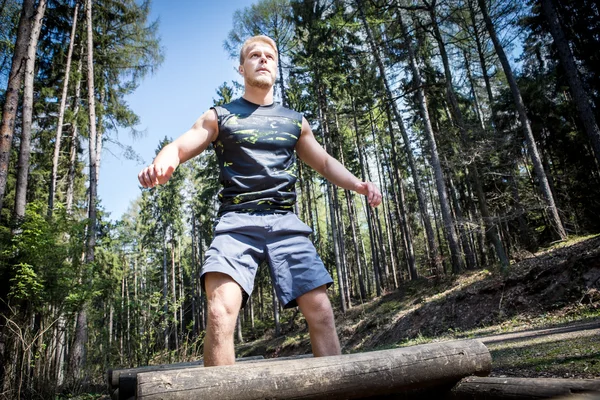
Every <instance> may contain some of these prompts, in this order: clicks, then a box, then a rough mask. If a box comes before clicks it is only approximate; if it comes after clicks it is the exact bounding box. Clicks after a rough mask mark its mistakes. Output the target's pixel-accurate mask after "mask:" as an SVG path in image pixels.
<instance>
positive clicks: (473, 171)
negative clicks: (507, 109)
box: [429, 1, 509, 269]
mask: <svg viewBox="0 0 600 400" xmlns="http://www.w3.org/2000/svg"><path fill="white" fill-rule="evenodd" d="M435 4H436V1H434V2H433V3H432V4H431V7H430V8H429V14H430V17H431V22H432V24H433V33H434V36H435V38H436V40H437V42H438V47H439V49H440V55H441V57H442V64H443V66H444V75H445V77H446V96H447V98H448V103H449V104H450V109H451V113H452V116H453V117H454V122H455V123H456V125H457V127H458V130H459V133H460V138H461V142H462V147H463V151H469V139H468V133H467V128H466V124H465V118H464V116H463V113H462V110H461V109H460V107H459V105H458V100H457V98H456V92H455V90H454V86H453V84H452V81H453V79H452V72H451V69H450V61H449V60H448V53H447V52H446V45H445V43H444V40H443V37H442V34H441V32H440V29H439V26H438V23H437V15H436V13H435ZM467 71H468V66H467ZM469 75H470V74H469ZM475 162H476V161H475V160H473V161H472V162H471V163H469V164H468V165H467V169H468V176H469V178H470V179H471V180H472V182H473V186H474V187H475V192H476V193H477V200H478V202H479V209H480V212H481V215H482V216H483V221H484V223H485V231H486V232H487V235H488V238H489V240H490V242H492V244H493V245H494V248H495V249H496V254H497V256H498V259H499V260H500V264H501V266H502V268H503V269H506V268H508V264H509V262H508V257H507V256H506V252H505V251H504V246H503V245H502V242H501V241H500V237H499V236H498V229H497V227H496V225H495V224H494V220H493V219H492V217H491V215H490V212H489V209H488V206H487V199H486V197H485V193H484V191H483V188H482V187H481V179H480V176H479V170H478V168H477V165H476V164H475Z"/></svg>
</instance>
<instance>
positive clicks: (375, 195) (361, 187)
mask: <svg viewBox="0 0 600 400" xmlns="http://www.w3.org/2000/svg"><path fill="white" fill-rule="evenodd" d="M354 190H355V191H356V192H357V193H360V194H362V195H365V196H367V201H368V202H369V205H370V206H371V207H377V206H378V205H379V204H381V192H380V191H379V189H378V188H377V186H375V184H374V183H372V182H360V183H359V184H358V185H356V189H354Z"/></svg>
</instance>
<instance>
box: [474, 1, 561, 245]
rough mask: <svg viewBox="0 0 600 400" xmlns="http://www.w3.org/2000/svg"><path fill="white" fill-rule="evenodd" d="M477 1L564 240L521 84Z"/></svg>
mask: <svg viewBox="0 0 600 400" xmlns="http://www.w3.org/2000/svg"><path fill="white" fill-rule="evenodd" d="M477 2H478V4H479V8H480V9H481V13H482V15H483V19H484V21H485V25H486V27H487V30H488V33H489V35H490V38H491V39H492V42H493V43H494V48H495V49H496V53H497V55H498V58H499V59H500V63H501V64H502V69H503V70H504V74H505V75H506V79H507V81H508V85H509V86H510V91H511V93H512V95H513V98H514V102H515V107H516V108H517V112H518V114H519V120H520V121H521V128H522V129H523V133H524V134H525V140H526V141H527V147H528V149H529V156H530V157H531V161H532V163H533V169H534V171H535V174H536V176H537V178H538V180H539V186H540V191H541V192H542V196H544V198H545V200H546V206H547V207H548V212H549V214H550V215H549V216H550V220H551V223H552V225H553V228H554V230H555V233H556V235H557V236H558V237H559V238H560V239H561V240H564V239H566V238H567V233H566V231H565V228H564V227H563V224H562V221H561V219H560V216H559V215H558V208H557V207H556V204H555V201H554V195H553V194H552V191H551V190H550V185H549V184H548V177H547V175H546V173H545V172H544V167H543V164H542V159H541V157H540V154H539V151H538V148H537V144H536V143H535V138H534V136H533V131H532V130H531V124H530V122H529V117H528V116H527V110H526V108H525V103H523V98H522V97H521V91H520V90H519V86H518V85H517V81H516V79H515V76H514V74H513V72H512V68H511V66H510V63H509V62H508V58H507V57H506V53H505V52H504V49H503V48H502V44H501V43H500V40H499V39H498V36H497V35H496V28H495V27H494V24H493V23H492V20H491V18H490V16H489V13H488V11H487V5H486V4H485V0H477Z"/></svg>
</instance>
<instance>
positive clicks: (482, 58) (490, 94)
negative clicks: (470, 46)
mask: <svg viewBox="0 0 600 400" xmlns="http://www.w3.org/2000/svg"><path fill="white" fill-rule="evenodd" d="M473 1H475V0H467V5H468V7H469V16H470V18H471V26H472V27H473V36H474V37H475V45H476V46H477V55H478V56H479V64H480V65H481V74H482V75H483V81H484V83H485V90H486V92H487V95H488V102H489V103H490V109H491V110H492V116H491V117H492V125H493V126H494V127H496V126H497V125H498V117H497V115H496V114H497V112H496V107H495V106H494V104H495V102H494V94H493V92H492V84H491V80H490V75H489V74H488V67H487V61H486V57H485V53H484V46H483V42H482V38H481V34H480V32H479V26H478V25H477V20H476V18H475V17H476V14H475V7H474V6H473Z"/></svg>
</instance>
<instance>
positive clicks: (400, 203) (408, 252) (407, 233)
mask: <svg viewBox="0 0 600 400" xmlns="http://www.w3.org/2000/svg"><path fill="white" fill-rule="evenodd" d="M385 112H386V115H387V120H388V126H389V128H388V129H389V131H390V143H391V150H392V160H391V161H392V170H393V172H390V173H389V176H390V180H391V185H390V186H391V187H392V194H393V196H394V204H395V207H396V214H397V215H398V219H399V222H400V227H401V232H402V235H401V237H402V245H403V247H404V253H405V258H406V265H407V268H408V273H409V277H410V279H411V280H415V279H417V278H418V274H417V267H416V261H415V251H414V247H413V243H412V233H411V230H410V227H409V225H408V213H407V212H406V206H405V204H404V196H403V195H400V193H403V192H404V183H403V181H402V177H401V176H400V172H399V170H400V162H399V160H398V153H397V152H396V137H395V135H394V126H393V124H392V116H391V114H390V112H391V111H390V106H389V105H387V106H386V107H385ZM432 234H433V232H432ZM433 240H434V242H435V238H434V239H433Z"/></svg>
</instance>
